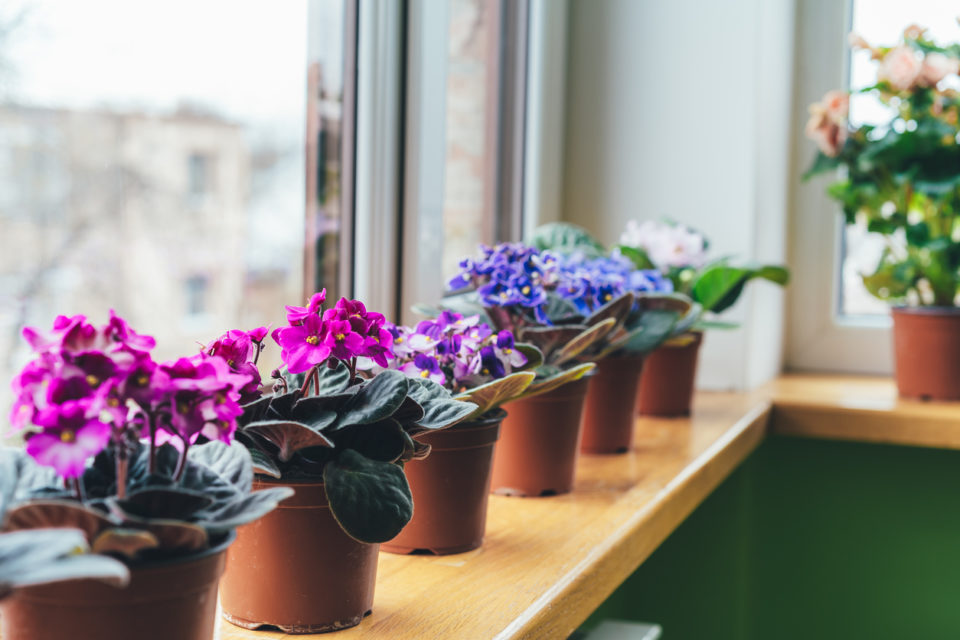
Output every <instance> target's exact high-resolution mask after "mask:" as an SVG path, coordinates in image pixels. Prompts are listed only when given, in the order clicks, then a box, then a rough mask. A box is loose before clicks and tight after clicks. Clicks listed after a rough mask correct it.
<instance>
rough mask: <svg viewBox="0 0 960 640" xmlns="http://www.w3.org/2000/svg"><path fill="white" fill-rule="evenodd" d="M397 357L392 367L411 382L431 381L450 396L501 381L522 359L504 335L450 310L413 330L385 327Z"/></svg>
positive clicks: (511, 335)
mask: <svg viewBox="0 0 960 640" xmlns="http://www.w3.org/2000/svg"><path fill="white" fill-rule="evenodd" d="M387 331H389V332H390V334H391V336H392V337H393V351H394V353H395V354H396V356H397V358H396V360H395V361H394V362H393V363H392V365H391V368H394V369H398V370H400V371H402V372H403V373H404V374H405V375H407V376H409V377H411V378H425V379H429V380H433V381H434V382H436V383H437V384H440V385H443V386H445V387H447V388H448V389H451V390H453V391H455V392H460V391H464V390H466V389H471V388H474V387H478V386H480V385H481V384H485V383H487V382H490V381H491V380H496V379H498V378H503V377H504V376H506V375H509V374H510V373H512V372H513V370H514V369H515V368H516V367H522V366H523V365H525V364H527V358H526V356H524V355H523V354H522V353H521V352H520V351H518V350H517V349H516V346H515V344H514V338H513V334H512V333H510V332H509V331H500V332H499V333H494V332H493V330H492V329H491V328H490V326H489V325H487V324H486V323H483V322H480V318H479V316H469V317H466V318H465V317H463V315H462V314H459V313H453V312H451V311H444V312H442V313H441V314H440V315H439V316H438V317H437V318H436V319H435V320H424V321H423V322H420V323H419V324H418V325H417V326H416V327H415V328H411V327H403V326H395V325H387Z"/></svg>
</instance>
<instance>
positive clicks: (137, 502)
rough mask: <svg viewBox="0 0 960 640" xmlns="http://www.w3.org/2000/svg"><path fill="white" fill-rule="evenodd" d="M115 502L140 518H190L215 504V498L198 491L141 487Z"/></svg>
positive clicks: (124, 511) (126, 511) (126, 512)
mask: <svg viewBox="0 0 960 640" xmlns="http://www.w3.org/2000/svg"><path fill="white" fill-rule="evenodd" d="M114 504H116V506H118V507H120V509H121V510H122V511H123V513H125V514H130V515H134V516H137V517H140V518H161V519H165V520H189V519H190V517H191V516H192V515H193V514H194V513H196V512H197V511H199V510H201V509H206V508H207V507H209V506H210V505H211V504H213V499H212V498H209V497H208V496H205V495H204V494H203V493H200V492H196V491H186V490H184V489H180V488H178V489H166V488H156V489H141V490H140V491H136V492H134V493H131V494H130V495H128V496H127V497H126V498H124V499H123V500H116V501H115V503H114Z"/></svg>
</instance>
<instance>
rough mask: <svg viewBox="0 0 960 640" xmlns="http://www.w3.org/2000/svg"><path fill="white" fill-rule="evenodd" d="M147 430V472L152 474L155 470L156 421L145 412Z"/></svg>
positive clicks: (151, 415) (150, 414)
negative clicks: (148, 431)
mask: <svg viewBox="0 0 960 640" xmlns="http://www.w3.org/2000/svg"><path fill="white" fill-rule="evenodd" d="M147 428H148V429H149V430H150V462H149V466H148V471H149V472H150V473H151V474H153V473H154V472H155V471H156V470H157V420H156V418H155V417H154V415H153V414H152V413H149V412H147Z"/></svg>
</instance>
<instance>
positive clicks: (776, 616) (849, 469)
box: [585, 425, 960, 640]
mask: <svg viewBox="0 0 960 640" xmlns="http://www.w3.org/2000/svg"><path fill="white" fill-rule="evenodd" d="M958 429H960V425H958ZM606 617H610V618H620V619H626V620H640V621H647V622H656V623H659V624H661V625H662V626H663V628H664V640H684V639H688V638H689V639H696V640H702V639H710V640H725V639H728V638H729V639H737V640H741V639H756V640H767V639H772V638H773V639H777V640H792V639H794V638H796V639H800V638H803V639H804V640H809V639H811V638H817V639H818V640H819V639H833V638H836V639H844V640H847V639H851V638H869V639H870V640H883V639H886V638H891V639H893V638H896V639H898V640H902V639H904V638H922V639H924V640H935V639H938V638H951V639H956V638H960V451H943V450H936V449H922V448H908V447H894V446H886V445H871V444H860V443H844V442H832V441H821V440H809V439H801V438H780V437H771V438H769V439H768V440H767V441H766V442H765V443H764V444H763V445H761V447H760V449H758V450H757V451H756V452H755V453H754V454H753V455H752V456H751V457H750V458H749V459H748V460H747V461H746V462H745V463H744V464H743V465H742V466H741V468H740V469H738V470H737V471H736V472H735V473H734V474H733V475H732V476H731V477H730V478H728V479H727V480H726V481H725V482H724V483H723V485H721V486H720V487H719V488H718V489H717V491H716V492H714V494H713V495H712V496H710V498H708V499H707V501H706V502H704V504H702V505H701V506H700V507H699V508H698V509H697V510H696V511H695V512H694V513H693V514H692V515H691V516H690V518H689V519H688V520H687V521H686V522H684V524H682V525H681V526H680V528H678V529H677V530H676V531H675V532H674V533H673V534H672V535H671V536H670V538H668V539H667V540H666V541H665V542H664V543H663V545H661V547H660V548H659V549H658V550H657V551H656V552H655V553H654V554H653V555H652V556H651V557H650V558H649V559H648V560H647V561H646V562H645V563H644V564H643V565H642V566H641V567H640V569H638V570H637V571H636V572H635V573H634V574H633V575H632V576H631V577H630V578H629V579H628V580H627V581H626V582H625V583H624V584H623V586H621V587H620V588H619V589H618V590H617V591H616V592H615V593H614V594H613V595H612V596H611V597H610V598H609V599H608V600H607V601H606V602H605V603H604V604H603V605H602V606H601V607H600V608H599V609H598V610H597V612H596V613H595V614H594V616H592V617H591V619H590V620H589V621H588V622H587V624H586V625H585V627H591V626H593V625H595V624H596V623H597V622H599V620H601V619H603V618H606Z"/></svg>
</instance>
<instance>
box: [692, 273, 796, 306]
mask: <svg viewBox="0 0 960 640" xmlns="http://www.w3.org/2000/svg"><path fill="white" fill-rule="evenodd" d="M754 278H763V279H765V280H769V281H770V282H774V283H776V284H780V285H784V284H786V283H787V281H788V280H789V279H790V273H789V272H788V271H787V270H786V269H785V268H784V267H780V266H775V265H764V266H746V267H731V266H727V265H714V266H712V267H709V268H707V269H706V270H704V271H703V272H702V273H701V274H700V276H699V277H698V278H697V280H696V282H694V285H693V299H694V300H696V301H697V302H699V303H700V304H702V305H703V308H704V309H705V310H707V311H713V312H714V313H720V312H722V311H724V310H726V309H728V308H729V307H731V306H733V304H734V303H735V302H736V301H737V298H739V297H740V294H741V293H742V292H743V287H744V285H745V284H746V283H747V282H749V281H750V280H752V279H754Z"/></svg>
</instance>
